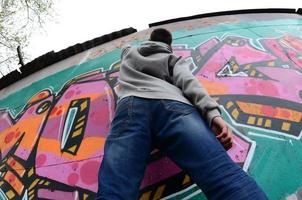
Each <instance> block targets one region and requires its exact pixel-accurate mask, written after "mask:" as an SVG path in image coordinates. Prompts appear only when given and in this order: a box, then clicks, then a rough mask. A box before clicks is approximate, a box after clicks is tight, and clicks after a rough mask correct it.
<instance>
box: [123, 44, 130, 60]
mask: <svg viewBox="0 0 302 200" xmlns="http://www.w3.org/2000/svg"><path fill="white" fill-rule="evenodd" d="M130 48H131V45H130V44H127V45H125V46H123V48H122V53H121V59H123V57H124V56H125V55H126V54H127V53H128V52H129V50H130Z"/></svg>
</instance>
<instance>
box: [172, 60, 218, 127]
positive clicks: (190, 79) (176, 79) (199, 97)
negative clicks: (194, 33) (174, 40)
mask: <svg viewBox="0 0 302 200" xmlns="http://www.w3.org/2000/svg"><path fill="white" fill-rule="evenodd" d="M189 66H190V64H189V63H188V62H186V61H185V59H183V58H181V59H179V60H178V61H177V62H176V64H175V65H174V69H173V83H174V85H176V86H177V87H178V88H180V89H181V90H182V92H183V94H184V96H185V97H186V98H187V99H188V100H189V101H190V102H191V103H192V104H193V105H195V106H196V107H197V108H198V110H199V112H200V113H201V115H202V117H203V118H204V119H205V120H206V121H207V122H208V124H209V126H210V127H211V124H212V120H213V119H214V118H215V117H217V116H220V114H221V111H220V109H219V105H218V104H217V103H216V101H215V100H214V99H212V98H211V97H210V96H209V94H208V93H207V91H206V90H205V89H204V87H203V86H202V85H201V84H200V82H199V81H198V79H197V78H196V77H195V76H194V75H193V74H192V72H191V71H190V69H189Z"/></svg>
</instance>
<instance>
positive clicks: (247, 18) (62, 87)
mask: <svg viewBox="0 0 302 200" xmlns="http://www.w3.org/2000/svg"><path fill="white" fill-rule="evenodd" d="M163 27H166V28H168V29H170V30H171V31H172V32H173V37H174V41H173V49H174V52H175V53H176V54H177V55H181V56H183V57H185V58H187V59H189V60H191V62H192V64H191V70H192V72H193V73H194V74H195V76H196V77H197V78H198V79H199V81H200V82H201V83H202V84H203V85H204V87H205V88H207V90H208V91H209V93H210V94H211V95H212V96H213V98H215V99H216V100H217V102H218V103H219V104H220V105H221V108H222V111H223V116H224V118H225V119H226V121H227V122H228V123H229V125H230V126H231V127H232V129H233V130H234V133H235V145H234V147H233V148H232V149H231V150H229V152H228V154H229V155H230V157H231V158H232V159H233V160H234V161H235V162H237V163H238V164H239V165H241V166H242V167H243V169H244V170H246V171H247V172H248V173H249V174H250V175H251V176H253V177H254V178H255V180H256V181H257V182H258V184H259V185H260V186H261V187H262V188H263V189H264V191H265V192H266V193H267V194H268V196H269V198H270V199H284V198H294V197H295V196H298V193H299V188H300V187H301V186H302V173H301V170H302V169H301V166H302V150H301V149H302V148H301V147H302V143H301V129H302V124H301V120H302V106H301V104H302V84H301V83H302V38H301V35H302V17H300V16H298V15H293V14H248V15H233V16H220V17H211V18H203V19H196V20H190V21H183V22H176V23H173V24H167V25H163ZM150 31H151V29H148V30H146V31H142V32H138V33H134V34H132V35H130V36H127V37H124V38H121V39H117V40H114V41H112V42H110V43H106V44H104V45H101V46H98V47H95V48H93V49H90V50H88V51H85V52H83V53H80V54H77V55H75V56H73V57H70V58H68V59H66V60H64V61H61V62H59V63H56V64H54V65H53V66H50V67H48V68H46V69H44V70H42V71H39V72H36V73H34V74H32V75H31V76H29V77H27V78H26V79H23V80H21V81H18V82H17V83H15V84H13V85H11V86H9V87H7V88H5V89H3V90H1V91H0V153H1V154H0V199H38V198H44V199H47V198H48V199H66V200H67V199H93V197H94V194H95V192H96V191H97V173H98V169H99V166H100V163H101V161H102V156H103V147H104V142H105V139H106V136H107V134H108V130H109V124H110V121H111V119H112V117H113V114H114V109H115V102H116V95H115V93H114V90H113V88H114V87H115V86H116V82H117V77H118V69H119V62H120V60H119V56H120V53H121V47H122V46H123V45H124V44H126V43H132V44H139V43H140V42H142V41H144V40H146V39H147V36H148V34H149V33H150ZM184 148H185V147H184ZM138 150H139V147H138ZM296 192H297V195H296ZM288 196H290V197H288ZM159 198H164V199H205V197H204V196H203V194H202V192H201V191H200V190H199V189H198V188H197V186H196V185H195V184H194V183H193V182H192V181H191V180H190V178H189V177H188V176H187V175H186V174H185V173H184V172H183V171H182V170H181V169H179V168H178V167H177V166H176V165H175V164H174V163H173V162H172V161H170V160H169V159H168V158H166V157H163V156H162V155H161V154H160V152H158V151H156V150H155V151H153V152H152V153H151V156H150V161H149V164H148V167H147V169H146V172H145V178H144V180H143V182H142V185H141V195H140V199H159Z"/></svg>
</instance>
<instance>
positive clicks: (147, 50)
mask: <svg viewBox="0 0 302 200" xmlns="http://www.w3.org/2000/svg"><path fill="white" fill-rule="evenodd" d="M137 51H138V52H139V53H140V54H141V55H142V56H150V55H152V54H156V53H172V49H171V47H170V46H169V45H167V44H165V43H163V42H154V41H148V42H144V43H142V44H141V45H140V46H139V47H137Z"/></svg>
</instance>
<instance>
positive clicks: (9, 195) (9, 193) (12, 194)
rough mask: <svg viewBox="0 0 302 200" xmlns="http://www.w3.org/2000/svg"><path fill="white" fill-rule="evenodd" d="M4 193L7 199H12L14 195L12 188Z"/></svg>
mask: <svg viewBox="0 0 302 200" xmlns="http://www.w3.org/2000/svg"><path fill="white" fill-rule="evenodd" d="M5 194H6V197H7V198H8V199H12V198H14V196H15V193H14V192H13V191H12V190H9V191H7V192H6V193H5Z"/></svg>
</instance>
